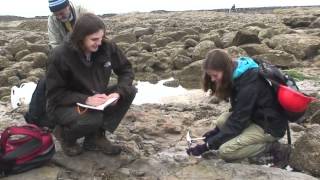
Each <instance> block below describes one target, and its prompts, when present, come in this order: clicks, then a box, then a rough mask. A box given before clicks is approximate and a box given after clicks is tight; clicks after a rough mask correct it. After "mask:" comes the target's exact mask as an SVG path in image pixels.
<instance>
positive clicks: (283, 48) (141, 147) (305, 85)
mask: <svg viewBox="0 0 320 180" xmlns="http://www.w3.org/2000/svg"><path fill="white" fill-rule="evenodd" d="M104 22H105V24H106V25H107V29H108V31H107V36H108V38H110V39H112V40H113V41H115V42H116V43H117V44H118V46H119V47H120V48H121V49H122V50H123V51H124V53H125V54H126V56H127V57H128V59H129V60H130V62H131V63H132V64H133V67H134V71H135V73H136V80H141V81H149V82H151V83H156V82H158V81H159V80H161V79H166V78H169V77H174V78H175V80H174V81H172V82H170V83H167V84H166V85H167V86H172V87H177V86H178V85H182V86H183V87H185V88H189V89H199V88H200V77H201V73H202V70H201V65H202V61H203V59H204V58H205V55H206V53H207V52H208V51H209V50H211V49H214V48H223V49H226V50H228V52H229V53H230V54H231V55H232V56H233V57H237V56H240V55H249V56H252V57H255V58H259V59H263V60H266V61H269V62H271V63H273V64H276V65H277V66H279V67H281V68H282V69H283V70H284V71H285V72H287V73H288V74H290V75H291V76H293V77H294V78H296V79H297V80H298V84H299V86H300V88H301V90H302V91H303V92H305V93H306V94H309V95H312V96H315V97H318V98H319V97H320V93H319V92H320V78H319V77H320V76H319V75H320V71H319V69H320V8H317V7H313V8H288V9H274V10H272V11H270V12H268V13H266V12H264V13H259V12H252V13H224V12H215V11H184V12H162V11H155V12H151V13H130V14H120V15H113V16H107V17H104ZM46 31H47V21H46V19H41V18H40V19H18V20H17V19H14V21H0V100H1V101H0V102H1V103H0V117H1V120H0V130H3V129H4V128H5V127H7V126H9V125H13V124H23V123H24V120H23V116H22V114H23V113H24V112H25V111H26V108H27V107H21V108H18V109H16V110H12V109H11V108H10V102H9V100H10V89H11V87H12V86H14V85H16V86H18V85H20V84H21V83H23V82H30V81H32V82H36V81H37V80H38V79H39V78H41V77H43V76H44V73H45V66H46V63H47V61H48V54H49V51H50V50H49V47H48V36H47V32H46ZM163 102H164V104H161V105H160V104H145V105H139V106H137V105H133V106H132V107H131V109H130V111H129V112H128V114H127V115H126V117H125V118H124V119H123V121H122V123H121V126H120V127H119V129H118V130H117V131H116V133H115V134H109V135H108V136H109V137H110V138H111V139H112V140H113V141H114V142H116V143H119V144H122V145H123V146H125V147H126V150H125V151H124V152H123V153H122V154H121V155H120V156H115V157H113V156H105V155H103V154H101V153H92V152H86V153H84V154H83V155H81V156H79V157H72V158H70V157H66V156H65V155H64V154H63V153H62V151H61V149H60V147H59V143H58V142H57V143H56V146H57V153H56V155H55V156H54V158H53V160H52V162H51V163H49V164H47V165H46V166H44V167H42V168H39V169H35V170H33V171H29V172H26V173H24V174H20V175H16V176H10V177H7V178H3V179H6V180H11V179H27V180H29V179H30V180H31V179H32V180H34V179H49V180H50V179H101V180H104V179H172V180H174V179H319V177H320V166H319V164H320V150H319V149H320V134H319V132H320V125H319V123H320V115H319V111H320V110H319V107H320V106H319V105H320V103H319V102H316V103H313V104H312V105H311V107H310V108H309V110H308V112H307V113H306V114H305V116H304V119H305V121H304V123H302V124H291V125H290V127H291V131H292V138H293V144H294V145H293V147H294V149H293V152H292V156H291V158H290V167H291V168H293V171H287V170H282V169H277V168H270V167H265V166H255V165H250V164H248V163H247V162H246V161H243V162H237V163H226V162H224V161H222V160H220V159H218V158H217V157H216V156H215V154H214V153H210V154H208V155H207V156H206V157H205V158H194V157H189V156H187V154H186V153H185V148H186V147H187V144H186V141H185V135H186V132H187V130H192V132H193V134H195V135H198V136H201V135H202V133H203V132H205V131H206V130H208V129H210V127H211V126H212V125H214V122H215V120H216V119H217V117H218V116H219V115H220V114H221V113H222V112H223V111H226V110H227V109H228V108H229V106H228V104H227V103H226V102H219V101H217V100H216V99H214V98H210V97H208V96H207V95H206V94H204V93H203V92H201V91H200V90H196V91H192V93H190V94H189V95H186V96H178V97H174V98H168V99H164V100H163ZM282 141H284V142H286V139H285V138H284V139H282Z"/></svg>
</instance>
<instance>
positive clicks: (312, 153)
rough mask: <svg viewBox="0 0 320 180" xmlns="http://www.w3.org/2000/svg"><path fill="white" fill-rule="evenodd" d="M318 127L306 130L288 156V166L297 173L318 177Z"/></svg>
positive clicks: (319, 132) (319, 157)
mask: <svg viewBox="0 0 320 180" xmlns="http://www.w3.org/2000/svg"><path fill="white" fill-rule="evenodd" d="M319 148H320V125H314V126H312V127H310V128H308V129H307V130H306V131H305V133H304V134H303V135H302V136H301V137H300V138H298V139H297V141H296V143H295V144H294V148H293V151H292V153H291V156H290V166H291V167H292V168H294V169H297V170H299V171H306V172H309V173H311V174H313V175H315V176H319V175H320V166H319V164H320V152H319Z"/></svg>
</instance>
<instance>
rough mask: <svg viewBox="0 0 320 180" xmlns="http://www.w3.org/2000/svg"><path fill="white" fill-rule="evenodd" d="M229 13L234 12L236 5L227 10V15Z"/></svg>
mask: <svg viewBox="0 0 320 180" xmlns="http://www.w3.org/2000/svg"><path fill="white" fill-rule="evenodd" d="M231 12H236V5H235V4H233V5H232V7H231V9H229V13H231Z"/></svg>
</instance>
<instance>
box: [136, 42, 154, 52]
mask: <svg viewBox="0 0 320 180" xmlns="http://www.w3.org/2000/svg"><path fill="white" fill-rule="evenodd" d="M135 46H136V47H137V48H138V50H139V51H143V50H146V51H148V52H152V47H151V45H150V44H149V43H146V42H137V43H135Z"/></svg>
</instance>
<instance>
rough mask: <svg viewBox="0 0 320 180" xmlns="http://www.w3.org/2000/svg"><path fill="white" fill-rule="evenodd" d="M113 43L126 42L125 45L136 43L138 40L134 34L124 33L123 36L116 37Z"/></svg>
mask: <svg viewBox="0 0 320 180" xmlns="http://www.w3.org/2000/svg"><path fill="white" fill-rule="evenodd" d="M112 39H113V41H114V42H116V43H118V42H124V43H129V44H131V43H135V42H137V38H136V35H135V34H133V33H123V34H119V35H116V36H114V37H113V38H112Z"/></svg>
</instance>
